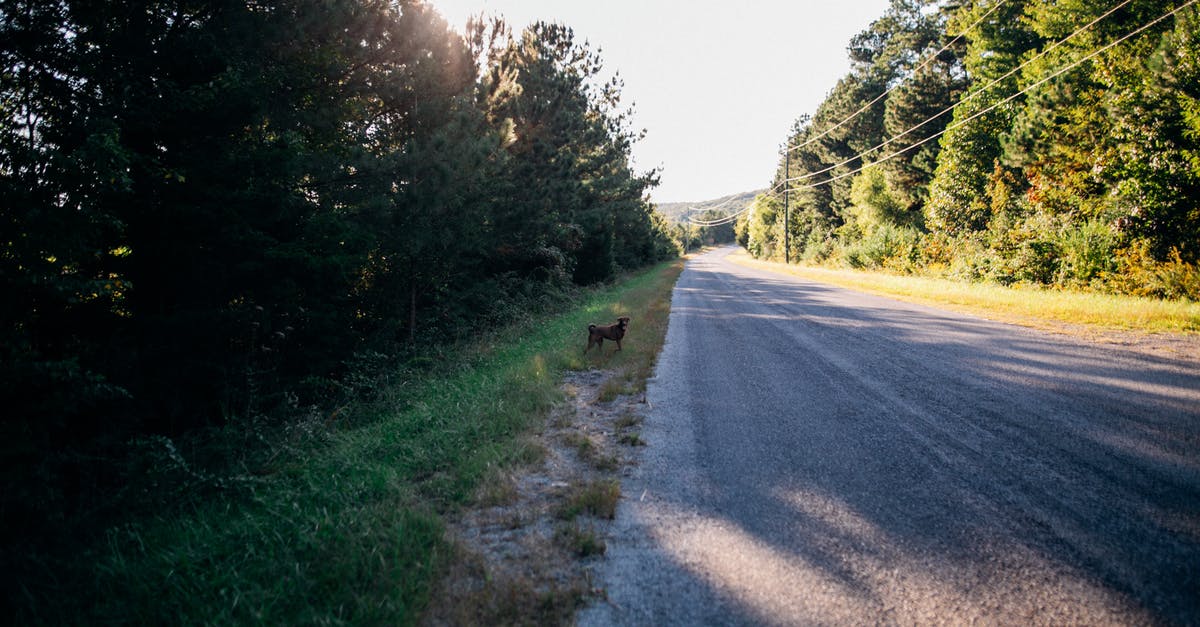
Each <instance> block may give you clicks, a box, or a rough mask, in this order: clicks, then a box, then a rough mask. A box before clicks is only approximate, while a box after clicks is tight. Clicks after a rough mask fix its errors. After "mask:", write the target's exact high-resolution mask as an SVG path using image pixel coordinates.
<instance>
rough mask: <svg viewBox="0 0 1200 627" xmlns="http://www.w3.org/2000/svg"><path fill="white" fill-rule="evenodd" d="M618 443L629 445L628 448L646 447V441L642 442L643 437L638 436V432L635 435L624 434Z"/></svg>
mask: <svg viewBox="0 0 1200 627" xmlns="http://www.w3.org/2000/svg"><path fill="white" fill-rule="evenodd" d="M618 442H620V443H622V444H628V446H631V447H644V446H646V441H644V440H642V435H641V434H636V432H635V434H622V436H620V438H619V440H618Z"/></svg>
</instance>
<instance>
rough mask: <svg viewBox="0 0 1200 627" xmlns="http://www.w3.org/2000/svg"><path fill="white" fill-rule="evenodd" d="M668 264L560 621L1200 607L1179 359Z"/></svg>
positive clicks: (1186, 384)
mask: <svg viewBox="0 0 1200 627" xmlns="http://www.w3.org/2000/svg"><path fill="white" fill-rule="evenodd" d="M732 250H733V249H730V248H726V249H721V250H717V251H714V252H711V253H708V254H705V255H702V256H700V257H697V258H695V259H693V260H692V261H690V262H689V263H688V265H687V267H686V269H685V270H684V272H683V274H682V275H681V276H680V279H679V282H678V283H677V284H676V287H675V291H674V294H673V299H672V308H671V317H670V326H669V331H668V333H667V340H666V344H665V345H664V347H663V352H662V354H661V355H660V358H659V363H658V367H657V371H656V373H655V376H654V378H653V379H652V380H651V381H650V384H649V388H648V390H647V400H648V405H647V407H648V409H647V410H646V411H645V416H644V420H645V422H644V430H643V433H642V436H643V439H645V440H646V441H647V442H648V446H646V447H645V448H644V449H643V450H642V452H641V453H640V462H639V464H638V465H637V466H636V467H634V468H633V469H632V470H631V471H630V472H629V474H628V476H626V477H625V478H624V479H623V482H622V492H623V499H622V502H621V504H620V507H619V508H618V514H617V518H616V521H615V523H614V525H613V529H612V533H611V535H610V539H609V542H608V554H607V556H606V558H605V560H604V561H603V563H602V564H601V565H600V566H598V567H597V568H598V572H597V573H596V576H597V581H596V584H597V585H598V586H601V587H603V588H604V589H605V590H606V594H607V599H606V600H601V601H597V602H596V603H594V604H593V605H591V606H590V607H588V608H586V609H585V610H584V611H583V612H581V614H580V615H579V617H578V618H579V622H580V623H581V624H583V625H613V624H615V625H696V624H719V625H738V624H753V625H773V624H779V625H785V624H803V625H813V624H816V625H842V624H856V625H857V624H976V623H983V624H1019V625H1029V624H1035V625H1036V624H1044V625H1066V624H1084V625H1103V624H1121V625H1129V624H1135V625H1136V624H1151V625H1158V624H1167V625H1174V624H1200V368H1198V364H1197V362H1196V361H1193V360H1192V359H1191V358H1189V357H1185V356H1179V355H1171V354H1166V353H1162V352H1155V351H1148V350H1138V349H1137V348H1136V347H1128V346H1121V345H1106V344H1098V343H1096V342H1094V341H1089V340H1085V339H1080V338H1077V337H1073V336H1069V335H1063V334H1053V333H1048V332H1042V331H1035V330H1030V329H1026V328H1022V327H1018V326H1013V325H1008V324H1002V323H997V322H991V321H988V320H983V319H980V318H976V317H972V316H968V315H963V314H957V313H951V312H947V311H943V310H938V309H934V308H930V307H924V306H919V305H913V304H908V303H903V302H899V301H895V300H892V299H888V298H883V297H878V296H871V295H866V294H862V293H859V292H854V291H850V290H845V289H841V288H837V287H831V286H828V285H824V284H819V283H813V282H808V281H805V280H802V279H798V278H795V277H791V276H785V275H779V274H775V273H769V272H765V271H761V270H756V269H752V268H749V267H745V266H742V265H738V264H735V263H732V262H731V261H730V260H729V259H728V258H727V257H728V256H729V255H730V253H731V252H732Z"/></svg>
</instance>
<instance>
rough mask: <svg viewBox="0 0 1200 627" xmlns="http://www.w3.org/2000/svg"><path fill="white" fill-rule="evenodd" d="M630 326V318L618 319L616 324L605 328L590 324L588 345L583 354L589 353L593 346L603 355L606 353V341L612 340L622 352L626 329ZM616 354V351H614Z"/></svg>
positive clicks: (622, 317)
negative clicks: (622, 340)
mask: <svg viewBox="0 0 1200 627" xmlns="http://www.w3.org/2000/svg"><path fill="white" fill-rule="evenodd" d="M628 326H629V316H621V317H620V318H617V323H616V324H607V325H603V326H599V325H595V324H589V325H588V345H587V348H585V349H583V352H585V353H586V352H588V350H589V349H591V348H592V344H595V345H596V348H597V349H599V350H600V352H601V353H603V352H604V340H612V341H614V342H616V343H617V350H621V338H623V337H625V329H626V328H627V327H628ZM614 352H615V351H614Z"/></svg>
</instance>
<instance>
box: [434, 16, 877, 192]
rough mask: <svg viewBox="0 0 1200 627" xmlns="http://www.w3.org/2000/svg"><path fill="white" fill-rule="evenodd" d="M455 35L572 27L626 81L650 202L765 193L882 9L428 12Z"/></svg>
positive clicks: (638, 165)
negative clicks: (477, 21)
mask: <svg viewBox="0 0 1200 627" xmlns="http://www.w3.org/2000/svg"><path fill="white" fill-rule="evenodd" d="M430 2H431V3H432V4H433V5H434V6H435V7H437V8H438V10H439V11H440V12H441V13H442V15H443V16H445V17H446V19H447V20H448V21H449V22H450V24H451V25H452V26H454V27H456V28H458V29H459V30H461V29H462V26H463V25H464V24H465V23H466V21H467V17H468V16H470V15H473V14H476V13H480V12H487V13H489V14H491V15H502V16H504V17H505V18H506V20H507V21H508V22H509V24H511V25H512V26H513V27H514V30H518V29H519V28H520V27H523V26H525V25H527V24H529V23H530V22H533V21H536V20H546V21H557V22H561V23H563V24H566V25H568V26H570V27H572V28H573V29H574V30H575V36H576V38H577V39H579V40H587V41H588V42H589V43H590V45H591V46H592V48H593V49H596V48H599V49H600V51H601V58H602V59H603V61H604V68H605V75H612V74H614V73H619V74H620V76H621V78H622V79H624V81H625V89H624V91H623V92H622V96H623V100H624V102H625V103H626V104H629V103H633V104H634V119H633V121H634V125H635V128H639V129H641V128H644V129H646V131H647V134H646V138H645V139H643V140H642V141H641V142H638V143H637V144H635V145H634V148H633V157H634V161H635V163H634V165H635V168H636V169H638V170H639V171H641V170H648V169H650V168H654V167H661V168H662V184H661V185H660V186H659V187H658V188H657V189H655V190H654V191H653V192H651V195H652V197H653V199H654V200H655V201H656V202H681V201H699V200H708V199H711V198H717V197H720V196H725V195H728V194H733V193H737V192H743V191H749V190H753V189H759V188H763V187H767V186H768V185H769V184H770V182H771V177H772V176H773V174H774V171H775V166H776V164H777V163H778V159H779V155H780V154H781V153H780V152H779V150H780V147H781V145H782V144H783V142H784V140H785V139H786V135H787V132H788V129H789V128H791V125H792V122H794V121H795V120H796V119H797V118H799V117H800V116H801V115H803V114H805V113H809V114H811V113H813V112H814V111H815V110H816V108H817V105H819V104H820V103H821V100H823V99H824V97H825V95H826V94H827V93H828V92H829V90H830V89H832V88H833V86H834V84H835V83H836V82H837V80H838V79H839V78H841V77H842V76H843V75H845V73H846V71H847V70H848V68H849V61H848V60H847V58H846V44H847V43H848V42H849V41H850V38H851V37H852V36H853V35H854V34H856V33H858V32H860V31H862V30H863V29H865V28H866V27H867V25H868V24H870V23H871V22H872V21H873V20H875V19H876V18H878V17H879V16H881V15H882V14H883V11H884V9H885V8H886V6H887V4H888V3H887V0H846V1H842V2H831V1H830V0H794V1H786V0H779V1H767V0H740V1H729V0H726V1H722V2H718V1H715V0H699V1H692V2H685V1H682V0H590V1H589V0H430Z"/></svg>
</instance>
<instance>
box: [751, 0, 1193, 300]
mask: <svg viewBox="0 0 1200 627" xmlns="http://www.w3.org/2000/svg"><path fill="white" fill-rule="evenodd" d="M1196 32H1200V10H1198V9H1197V7H1196V6H1195V5H1194V4H1192V3H1191V2H1174V1H1172V2H1163V1H1162V0H1127V1H1124V2H1117V3H1100V4H1097V3H1093V2H1085V1H1083V0H1066V1H1063V0H1058V1H1054V2H1049V1H1043V0H985V1H978V0H967V1H965V2H944V1H940V0H893V1H892V2H891V4H890V6H889V8H888V9H887V11H886V12H885V14H884V15H883V16H882V17H880V18H879V19H877V20H875V21H874V22H872V24H871V25H870V27H868V28H867V30H865V31H863V32H862V33H860V34H858V35H857V36H855V37H854V38H853V39H852V40H851V42H850V44H849V46H848V51H849V56H850V60H851V69H850V71H849V73H848V74H847V75H846V76H845V77H843V78H842V79H841V80H840V81H839V82H838V83H837V85H836V86H835V87H834V88H833V89H832V90H831V91H830V93H829V95H828V96H827V97H826V99H825V100H824V101H823V102H822V103H821V105H820V106H819V107H818V108H817V110H816V111H815V113H813V114H812V115H811V116H807V115H806V116H803V117H801V118H800V119H799V120H798V121H797V122H796V123H795V124H794V126H793V128H792V129H791V131H790V133H789V134H788V137H787V144H786V145H787V146H788V147H789V149H790V155H789V156H788V157H789V158H782V157H781V159H780V163H779V167H778V168H777V171H776V173H775V177H774V187H773V191H772V193H770V194H765V195H761V196H759V197H758V198H757V199H756V202H755V205H754V210H753V211H751V212H748V214H747V216H746V217H745V218H744V219H742V220H741V221H740V222H739V225H738V238H739V241H740V242H741V243H742V244H743V245H744V246H746V247H747V248H748V249H749V250H750V251H751V252H752V253H753V254H754V255H756V256H759V257H763V258H770V259H782V258H783V257H784V256H785V251H784V229H785V228H786V229H787V230H788V231H790V235H791V242H792V246H793V248H792V250H791V255H792V257H791V258H792V259H793V260H797V259H799V260H803V261H808V262H815V263H838V264H844V265H848V266H851V267H860V268H884V269H889V270H895V271H901V272H922V273H938V274H944V275H947V276H951V277H956V278H962V279H967V280H986V281H994V282H998V283H1001V284H1014V283H1027V284H1035V285H1044V286H1054V287H1060V288H1071V289H1087V290H1097V291H1105V292H1115V293H1130V294H1138V295H1147V296H1157V297H1165V298H1190V299H1193V300H1196V299H1200V271H1198V270H1197V266H1196V263H1197V261H1198V260H1200V205H1198V204H1197V198H1200V159H1197V155H1200V116H1198V115H1197V112H1198V111H1200V64H1198V63H1197V59H1198V58H1200V56H1198V53H1200V42H1198V41H1197V38H1196V37H1195V33H1196ZM784 189H787V190H788V191H789V198H788V201H789V204H790V205H791V207H790V209H791V211H790V214H791V221H790V222H788V223H787V224H786V225H785V224H784V222H785V220H784V213H785V212H784V210H783V209H784V208H783V206H782V202H783V190H784Z"/></svg>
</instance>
